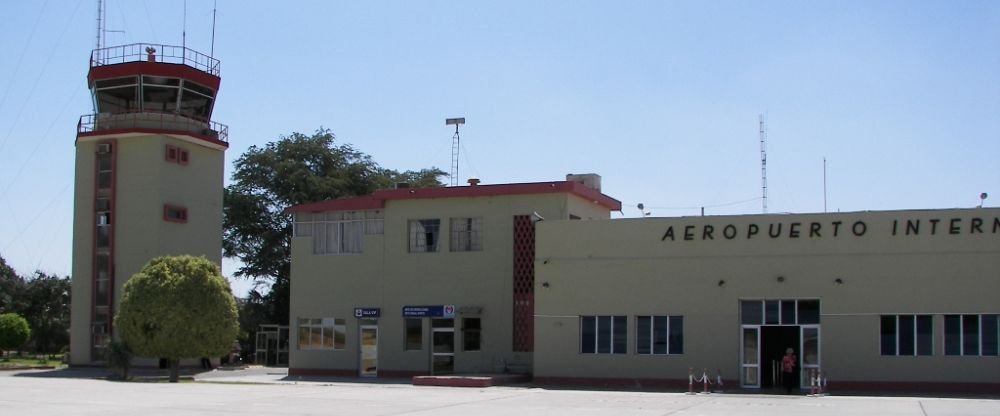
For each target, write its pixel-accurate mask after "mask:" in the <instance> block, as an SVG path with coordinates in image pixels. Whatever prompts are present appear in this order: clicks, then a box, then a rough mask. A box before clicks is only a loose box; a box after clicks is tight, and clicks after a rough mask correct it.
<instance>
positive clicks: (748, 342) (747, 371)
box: [740, 326, 760, 387]
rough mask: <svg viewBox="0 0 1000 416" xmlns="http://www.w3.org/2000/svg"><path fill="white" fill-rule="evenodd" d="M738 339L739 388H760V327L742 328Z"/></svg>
mask: <svg viewBox="0 0 1000 416" xmlns="http://www.w3.org/2000/svg"><path fill="white" fill-rule="evenodd" d="M741 335H742V336H741V337H740V344H741V345H740V363H741V366H740V386H741V387H760V327H758V326H746V327H743V333H742V334H741Z"/></svg>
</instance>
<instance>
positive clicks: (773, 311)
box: [764, 300, 781, 325]
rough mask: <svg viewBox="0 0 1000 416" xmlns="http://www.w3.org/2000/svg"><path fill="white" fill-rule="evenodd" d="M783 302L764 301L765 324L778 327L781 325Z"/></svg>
mask: <svg viewBox="0 0 1000 416" xmlns="http://www.w3.org/2000/svg"><path fill="white" fill-rule="evenodd" d="M780 305H781V302H779V301H776V300H766V301H764V324H765V325H777V324H780V323H781V318H780V316H781V309H780Z"/></svg>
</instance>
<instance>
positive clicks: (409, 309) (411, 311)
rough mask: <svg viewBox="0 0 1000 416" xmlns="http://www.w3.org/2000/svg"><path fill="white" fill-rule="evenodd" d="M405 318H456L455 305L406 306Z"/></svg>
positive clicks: (404, 309)
mask: <svg viewBox="0 0 1000 416" xmlns="http://www.w3.org/2000/svg"><path fill="white" fill-rule="evenodd" d="M403 317H404V318H454V317H455V305H428V306H404V307H403Z"/></svg>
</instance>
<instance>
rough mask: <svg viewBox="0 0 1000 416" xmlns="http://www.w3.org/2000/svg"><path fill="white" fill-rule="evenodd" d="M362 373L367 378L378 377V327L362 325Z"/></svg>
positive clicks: (360, 338)
mask: <svg viewBox="0 0 1000 416" xmlns="http://www.w3.org/2000/svg"><path fill="white" fill-rule="evenodd" d="M358 339H359V340H360V341H359V342H361V348H360V350H361V371H360V374H361V375H362V376H365V377H374V376H377V375H378V326H375V325H362V326H361V336H360V337H358Z"/></svg>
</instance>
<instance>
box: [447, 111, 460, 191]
mask: <svg viewBox="0 0 1000 416" xmlns="http://www.w3.org/2000/svg"><path fill="white" fill-rule="evenodd" d="M453 124H454V125H455V135H454V136H451V172H450V175H451V178H450V179H449V180H448V183H449V185H450V186H458V150H459V144H460V143H459V139H460V137H459V135H458V126H461V125H463V124H465V117H458V118H446V119H445V120H444V125H446V126H450V125H453Z"/></svg>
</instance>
